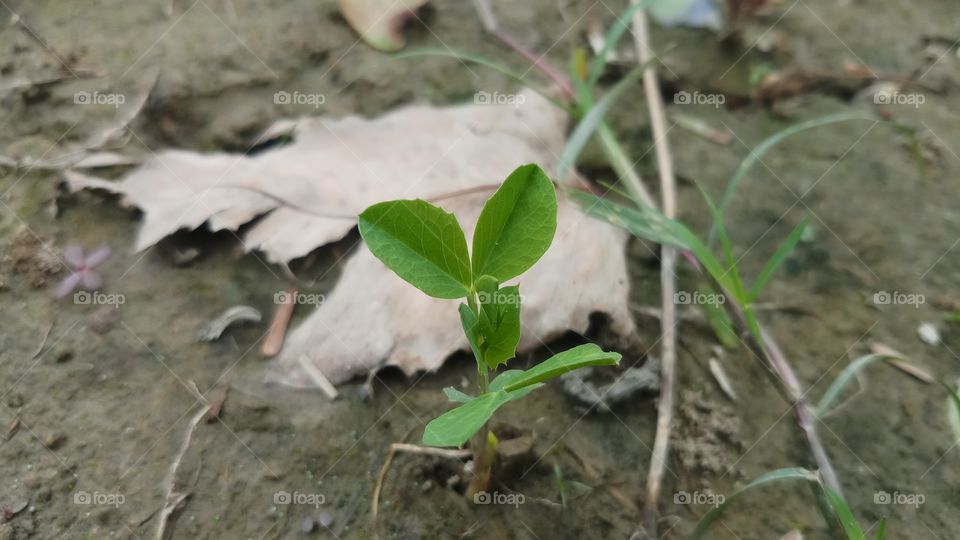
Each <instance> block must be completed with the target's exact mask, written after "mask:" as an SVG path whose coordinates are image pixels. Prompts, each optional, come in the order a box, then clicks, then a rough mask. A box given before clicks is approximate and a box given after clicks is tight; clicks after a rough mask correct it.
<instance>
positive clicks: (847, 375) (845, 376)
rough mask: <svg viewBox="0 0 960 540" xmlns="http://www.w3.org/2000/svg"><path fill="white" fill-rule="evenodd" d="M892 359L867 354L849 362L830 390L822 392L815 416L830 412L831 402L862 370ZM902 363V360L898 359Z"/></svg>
mask: <svg viewBox="0 0 960 540" xmlns="http://www.w3.org/2000/svg"><path fill="white" fill-rule="evenodd" d="M891 359H892V357H890V356H884V355H882V354H867V355H864V356H861V357H860V358H857V359H856V360H854V361H853V362H850V365H849V366H847V367H845V368H844V369H843V371H841V372H840V375H837V378H836V379H834V381H833V383H832V384H831V385H830V388H827V391H826V392H824V394H823V397H822V398H820V403H819V404H818V405H817V408H816V409H815V410H816V413H817V416H823V415H825V414H827V413H828V412H830V407H831V406H832V405H833V402H834V401H836V400H837V398H838V397H839V396H840V392H843V389H844V388H846V387H847V385H848V384H850V381H852V380H853V378H854V377H855V376H856V375H857V373H859V372H860V370H862V369H863V368H865V367H867V366H868V365H870V364H872V363H874V362H876V361H878V360H891ZM899 360H900V361H903V359H902V358H900V359H899Z"/></svg>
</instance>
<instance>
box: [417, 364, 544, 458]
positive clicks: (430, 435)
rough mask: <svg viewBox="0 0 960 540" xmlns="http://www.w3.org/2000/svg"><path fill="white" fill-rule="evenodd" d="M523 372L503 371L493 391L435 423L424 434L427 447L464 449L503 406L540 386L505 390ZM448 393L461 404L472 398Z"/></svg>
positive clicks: (492, 384) (466, 403) (445, 415)
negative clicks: (510, 390)
mask: <svg viewBox="0 0 960 540" xmlns="http://www.w3.org/2000/svg"><path fill="white" fill-rule="evenodd" d="M522 373H523V372H522V371H518V370H510V371H505V372H503V373H502V374H501V375H500V376H499V377H497V378H496V379H494V380H493V382H491V383H490V389H491V391H490V392H487V393H486V394H482V395H480V396H477V397H475V398H471V399H469V400H468V401H466V402H464V404H463V405H460V406H459V407H457V408H456V409H453V410H451V411H448V412H446V413H445V414H442V415H440V416H439V417H437V418H435V419H434V420H432V421H431V422H430V423H429V424H427V428H426V430H425V431H424V432H423V444H425V445H427V446H461V445H463V444H464V443H466V442H467V441H468V440H470V437H472V436H473V435H474V434H475V433H476V432H477V431H479V430H480V428H481V427H483V424H485V423H486V422H487V420H489V419H490V417H491V416H493V413H494V412H496V410H497V409H499V408H500V407H501V406H503V404H505V403H509V402H510V401H513V400H515V399H520V398H522V397H524V396H526V395H527V394H529V393H530V392H532V391H533V390H535V389H537V388H538V387H537V386H530V387H527V388H524V389H523V390H520V391H517V392H507V391H504V390H503V386H504V384H506V383H508V382H510V381H512V380H514V379H515V378H516V377H517V376H518V375H520V374H522ZM450 390H453V389H452V388H451V389H450ZM444 392H445V393H446V394H447V397H448V398H450V399H451V400H452V401H461V400H462V399H463V398H464V396H465V397H467V398H469V396H466V394H462V392H461V393H456V391H455V390H454V393H451V392H447V391H446V390H445V391H444ZM461 394H462V395H461ZM454 398H456V399H454Z"/></svg>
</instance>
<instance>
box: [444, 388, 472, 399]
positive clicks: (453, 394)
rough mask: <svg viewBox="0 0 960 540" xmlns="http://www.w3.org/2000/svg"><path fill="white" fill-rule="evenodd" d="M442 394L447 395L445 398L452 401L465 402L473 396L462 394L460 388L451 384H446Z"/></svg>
mask: <svg viewBox="0 0 960 540" xmlns="http://www.w3.org/2000/svg"><path fill="white" fill-rule="evenodd" d="M443 395H445V396H447V399H449V400H450V401H453V402H454V403H466V402H468V401H470V400H471V399H473V396H470V395H467V394H464V393H463V392H461V391H460V390H457V389H456V388H454V387H452V386H448V387H446V388H444V389H443Z"/></svg>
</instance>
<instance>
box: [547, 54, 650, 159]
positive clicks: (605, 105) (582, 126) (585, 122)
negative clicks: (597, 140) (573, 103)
mask: <svg viewBox="0 0 960 540" xmlns="http://www.w3.org/2000/svg"><path fill="white" fill-rule="evenodd" d="M649 65H650V64H649V62H647V63H644V64H641V65H639V66H637V67H635V68H633V69H632V70H630V72H629V73H628V74H627V75H626V76H624V77H623V78H622V79H620V80H619V81H617V83H616V84H614V85H613V87H612V88H610V90H609V91H608V92H607V93H606V94H604V95H603V97H601V98H600V99H599V100H598V101H597V102H596V104H593V105H590V106H589V109H588V110H587V112H586V114H584V115H583V118H582V119H581V120H580V122H579V123H578V124H577V127H575V128H574V129H573V131H572V132H571V133H570V136H569V137H567V144H566V145H564V147H563V151H562V152H561V153H560V160H559V163H558V164H557V177H558V178H564V177H565V175H566V173H567V171H568V170H570V169H571V168H572V167H573V165H574V163H576V161H577V157H578V156H579V155H580V152H582V151H583V147H584V146H586V145H587V142H588V141H589V140H590V137H591V136H593V133H594V132H595V131H597V129H598V128H599V127H600V126H601V124H603V123H604V121H603V118H604V116H606V114H607V111H609V110H610V108H611V107H613V105H614V104H615V103H616V102H617V100H618V99H620V98H621V97H622V96H623V95H624V94H625V93H626V91H627V89H628V88H630V87H631V86H632V85H633V84H634V83H636V82H637V81H638V80H640V77H642V76H643V72H644V70H645V69H647V67H649ZM584 105H589V104H586V103H585V104H584Z"/></svg>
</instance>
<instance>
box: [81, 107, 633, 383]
mask: <svg viewBox="0 0 960 540" xmlns="http://www.w3.org/2000/svg"><path fill="white" fill-rule="evenodd" d="M521 98H522V99H521ZM517 103H519V105H518V104H517ZM566 122H567V118H566V116H565V114H564V113H563V112H562V111H561V110H559V109H557V108H555V107H554V106H553V105H552V104H551V103H550V102H549V101H547V100H546V99H544V98H543V97H541V96H539V95H538V94H535V93H533V92H524V93H523V94H521V96H519V97H518V99H517V100H514V102H513V103H511V104H504V105H463V106H457V107H447V108H436V107H430V106H408V107H404V108H401V109H397V110H395V111H393V112H391V113H389V114H386V115H384V116H382V117H379V118H375V119H371V120H367V119H362V118H358V117H347V118H343V119H339V120H331V119H328V118H310V119H305V120H302V121H301V122H299V123H297V124H296V127H294V128H293V130H294V131H293V135H294V142H292V143H291V144H289V145H287V146H283V147H280V148H276V149H273V150H270V151H266V152H263V153H260V154H257V155H253V156H238V155H230V154H212V155H199V154H196V153H193V152H185V151H166V152H162V153H160V154H158V155H157V156H156V157H154V158H152V159H151V160H149V161H147V162H145V163H144V165H143V166H141V167H140V168H139V169H136V170H135V171H133V172H131V173H130V174H129V175H127V176H126V177H125V178H124V179H123V180H122V181H121V182H119V183H113V182H108V181H104V180H102V179H98V178H94V177H89V176H84V175H81V174H79V173H76V172H72V171H71V172H68V173H67V174H66V177H67V180H68V182H69V184H70V185H71V187H72V188H73V189H82V188H96V189H107V190H109V191H112V192H116V193H120V194H122V195H123V196H124V198H125V200H126V201H127V202H128V203H130V204H133V205H135V206H137V207H139V208H141V209H142V210H143V212H144V218H143V219H144V222H143V226H142V228H141V230H140V234H139V238H138V240H137V249H145V248H147V247H149V246H151V245H153V244H154V243H155V242H157V241H159V240H160V239H162V238H163V237H165V236H167V235H169V234H171V233H173V232H175V231H177V230H179V229H182V228H196V227H199V226H201V225H203V224H204V223H207V224H208V227H210V228H211V229H213V230H218V229H225V228H226V229H231V230H236V229H237V228H239V227H240V226H241V225H244V224H246V223H247V222H249V221H250V220H252V219H253V218H255V217H257V216H261V215H264V214H266V216H265V217H263V218H262V219H260V220H259V221H258V222H257V223H255V224H253V225H251V226H250V227H249V228H248V229H247V230H246V231H245V236H244V238H243V239H244V243H245V246H246V247H247V248H248V249H259V250H261V251H263V252H264V253H265V254H266V255H267V258H268V259H270V260H271V261H274V262H287V261H289V260H291V259H294V258H297V257H301V256H304V255H306V254H308V253H309V252H310V251H312V250H313V249H315V248H316V247H318V246H322V245H324V244H327V243H330V242H333V241H336V240H340V239H341V238H343V237H344V236H345V235H346V234H347V233H348V232H349V231H350V230H351V229H352V228H353V227H354V226H355V224H356V215H357V214H358V213H359V212H361V211H362V210H363V209H364V208H366V207H367V206H368V205H370V204H373V203H376V202H380V201H383V200H386V199H395V198H417V197H419V198H424V199H434V200H435V201H436V202H437V204H439V205H441V206H443V207H444V208H445V209H447V210H448V211H451V212H454V213H455V214H456V215H457V217H458V219H459V220H460V223H461V224H463V225H464V228H465V229H466V232H467V234H468V235H472V228H473V223H474V221H475V220H476V218H477V215H478V214H479V211H480V208H481V206H482V204H483V202H484V200H485V199H486V197H488V196H489V195H490V193H492V190H493V189H494V188H495V186H496V184H497V183H499V182H500V181H502V180H503V179H504V178H506V176H507V175H508V174H509V173H510V172H511V171H512V170H513V169H514V168H515V167H517V166H518V165H521V164H524V163H531V162H533V163H538V164H540V165H541V166H542V167H543V168H544V169H546V170H555V168H556V163H557V160H558V157H557V156H559V154H560V153H561V151H562V148H563V144H564V139H563V134H564V130H565V127H566ZM278 126H280V127H279V128H275V129H272V130H271V132H273V133H279V132H282V131H285V130H289V129H291V123H290V122H289V121H285V122H281V123H278ZM240 186H243V187H244V189H241V188H240ZM456 192H467V193H469V194H460V195H457V196H452V197H440V196H441V195H443V194H450V193H456ZM287 203H292V204H293V206H292V207H291V206H290V204H287ZM317 214H321V215H317ZM625 242H626V235H625V234H624V233H622V232H620V231H617V230H615V229H613V228H610V227H609V226H607V225H605V224H604V223H601V222H600V221H597V220H594V219H592V218H589V217H587V216H585V215H584V214H583V213H582V212H581V211H580V209H579V208H577V207H576V206H574V205H573V204H572V203H570V202H566V201H562V202H561V204H560V206H559V212H558V227H557V234H556V238H555V240H554V243H553V246H552V247H551V248H550V250H549V251H548V252H547V253H546V255H544V257H543V259H541V261H540V262H539V263H538V264H537V265H536V266H534V268H533V269H532V270H531V271H530V272H528V273H527V274H525V275H524V276H523V277H522V278H521V280H520V285H521V293H522V295H523V308H522V322H523V326H524V328H523V336H524V337H523V340H522V341H521V344H520V348H521V350H530V349H532V348H536V347H539V346H541V345H542V344H543V343H545V342H549V340H551V339H553V338H555V337H557V336H558V335H560V334H562V333H563V332H566V331H567V330H575V331H579V332H583V331H585V330H586V329H587V327H588V325H589V318H590V315H591V314H592V313H595V312H602V313H606V314H607V315H609V316H610V319H611V326H612V329H613V330H614V331H615V332H617V333H620V334H627V333H629V332H632V331H633V321H632V319H631V317H630V313H629V309H628V307H627V289H628V280H627V275H626V267H625V259H624V245H625ZM461 349H466V342H465V340H464V338H463V335H462V330H461V329H460V324H459V318H458V317H457V303H456V302H452V301H442V300H435V299H431V298H428V297H425V296H424V295H423V294H422V293H421V292H420V291H418V290H416V289H415V288H413V287H410V286H409V285H408V284H406V283H405V282H403V281H401V280H400V278H398V277H396V276H395V275H394V274H392V273H391V272H390V271H389V270H387V269H386V268H385V267H384V266H383V264H382V263H380V262H379V261H378V260H376V259H375V258H374V257H373V256H372V255H371V254H370V252H369V251H368V250H367V249H366V248H365V247H364V246H362V245H358V246H357V247H356V250H355V253H354V254H353V255H352V256H351V257H350V258H349V260H348V261H347V262H346V264H345V265H344V266H343V274H342V278H341V279H340V283H339V284H338V285H337V287H336V289H335V290H334V291H333V292H332V293H330V294H328V295H327V297H326V301H325V303H324V304H323V305H322V306H321V307H319V308H318V309H317V310H316V311H315V313H313V314H312V315H311V316H310V317H309V318H308V319H307V320H306V321H304V323H303V324H301V325H300V326H299V327H298V328H296V329H295V330H293V331H292V332H290V333H289V334H288V336H287V339H286V343H285V344H284V346H283V350H282V351H281V353H280V356H279V357H277V358H276V359H275V360H274V361H272V362H271V363H270V364H269V367H268V375H267V378H268V380H270V381H275V382H280V383H284V384H288V385H293V386H301V387H315V386H316V384H315V381H314V379H315V377H311V376H310V374H308V373H307V372H306V370H304V368H303V366H302V365H301V363H300V357H301V356H306V357H307V358H309V359H310V361H311V362H312V363H313V365H314V366H316V368H317V369H318V370H319V372H320V373H321V374H322V376H323V377H325V378H326V379H328V380H329V381H330V382H332V383H333V384H340V383H342V382H344V381H346V380H348V379H350V378H352V377H354V376H357V375H361V374H364V373H367V372H369V371H375V370H377V369H379V368H380V367H382V366H384V365H393V366H398V367H400V368H401V369H402V370H403V371H405V372H406V373H414V372H416V371H419V370H433V369H436V368H438V367H439V366H440V365H441V364H442V363H443V361H444V360H445V359H446V358H447V357H448V356H449V355H450V354H452V353H454V352H456V351H457V350H461Z"/></svg>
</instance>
